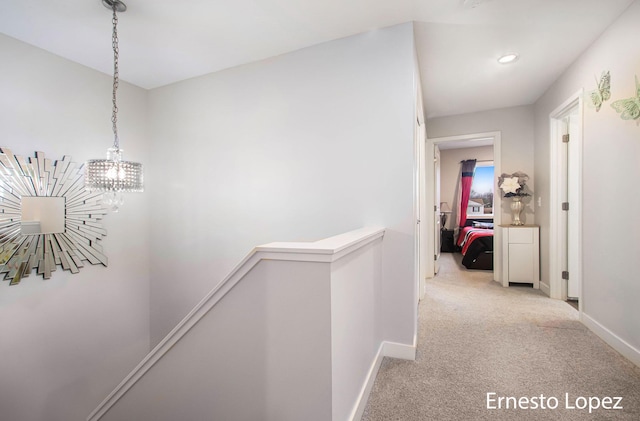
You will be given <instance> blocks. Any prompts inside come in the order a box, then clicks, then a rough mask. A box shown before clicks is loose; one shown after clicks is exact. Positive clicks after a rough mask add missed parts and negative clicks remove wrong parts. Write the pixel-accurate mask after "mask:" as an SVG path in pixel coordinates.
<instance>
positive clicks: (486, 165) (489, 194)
mask: <svg viewBox="0 0 640 421" xmlns="http://www.w3.org/2000/svg"><path fill="white" fill-rule="evenodd" d="M494 180H495V176H494V169H493V161H487V162H478V163H476V170H475V172H474V174H473V182H472V183H471V194H470V196H469V207H468V208H467V215H468V216H471V217H479V216H485V217H493V186H494Z"/></svg>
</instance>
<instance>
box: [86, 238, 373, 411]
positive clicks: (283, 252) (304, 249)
mask: <svg viewBox="0 0 640 421" xmlns="http://www.w3.org/2000/svg"><path fill="white" fill-rule="evenodd" d="M384 231H385V230H384V229H383V228H362V229H359V230H356V231H351V232H348V233H346V234H341V235H337V236H335V237H331V238H327V239H324V240H320V241H316V242H313V243H271V244H266V245H264V246H259V247H256V248H255V249H253V250H252V251H251V253H249V255H248V256H247V257H245V258H244V259H243V260H242V261H241V262H240V264H239V265H238V266H236V268H235V269H234V270H233V271H232V272H231V273H230V274H229V275H228V276H227V277H226V278H225V279H224V280H223V281H222V282H220V284H218V285H217V286H216V287H215V288H214V289H212V290H211V291H210V292H209V293H208V294H207V295H206V296H205V297H204V298H203V299H202V301H200V302H199V303H198V304H197V305H196V306H195V307H194V308H193V310H191V311H190V312H189V314H187V316H186V317H185V318H184V319H182V321H181V322H180V323H178V325H177V326H176V327H175V328H173V330H172V331H171V332H169V334H168V335H167V336H166V337H165V338H164V339H163V340H162V341H161V342H160V343H159V344H158V345H157V346H156V347H155V348H154V349H153V350H152V351H151V352H150V353H149V354H147V356H146V357H145V358H144V359H143V360H142V361H141V362H140V364H138V365H137V366H136V367H135V368H134V369H133V371H131V372H130V373H129V374H128V375H127V377H125V379H124V380H123V381H122V382H120V384H119V385H118V386H116V388H115V389H114V390H113V391H112V392H111V393H110V394H109V395H108V396H107V397H106V398H105V400H103V401H102V402H101V403H100V405H98V407H97V408H96V409H95V410H93V412H92V413H91V414H90V415H89V417H87V421H97V420H99V419H100V418H102V416H103V415H104V414H106V413H107V411H109V409H111V407H112V406H113V405H115V404H116V402H118V400H120V398H122V397H123V396H124V395H125V394H126V393H127V391H128V390H129V389H131V388H132V387H133V385H135V384H136V383H137V382H138V380H140V379H141V378H142V376H144V374H145V373H146V372H147V371H149V370H150V369H151V367H153V366H154V365H155V363H156V362H158V361H159V360H160V359H161V358H162V357H163V356H164V354H166V353H167V352H168V351H169V350H170V349H171V348H172V347H173V346H174V345H175V344H176V343H177V342H178V341H179V340H180V339H181V338H182V337H183V336H184V335H185V334H186V333H187V332H188V331H189V330H191V328H192V327H193V326H195V325H196V324H197V323H198V322H199V321H200V319H201V318H202V317H203V316H204V315H205V314H207V313H208V312H209V311H210V310H211V309H212V308H213V306H215V305H216V304H217V303H218V302H219V301H220V300H221V299H222V298H223V297H224V296H225V295H226V294H227V293H228V292H229V291H231V289H232V288H233V287H234V286H235V285H236V284H237V283H238V282H240V280H241V279H242V278H243V277H244V276H245V275H246V274H247V273H248V272H249V271H250V270H251V269H252V268H253V267H254V266H255V265H257V264H258V262H260V261H261V260H267V259H268V260H288V261H312V262H333V261H335V260H337V259H339V258H341V257H343V256H344V255H345V254H347V253H351V252H353V251H355V250H356V249H358V248H361V247H364V246H365V245H367V244H369V243H371V242H373V241H375V240H377V239H379V238H382V237H383V236H384Z"/></svg>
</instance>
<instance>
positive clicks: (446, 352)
mask: <svg viewBox="0 0 640 421" xmlns="http://www.w3.org/2000/svg"><path fill="white" fill-rule="evenodd" d="M492 278H493V274H492V273H491V272H485V271H467V270H466V269H464V268H463V267H462V266H461V265H460V258H459V255H457V254H455V255H454V254H449V253H443V254H442V265H441V269H440V273H439V274H438V276H437V277H436V278H434V279H432V280H429V281H428V283H427V293H426V298H425V299H424V300H423V301H422V303H421V304H420V309H419V314H420V322H419V323H420V324H419V328H418V329H419V332H418V355H417V359H416V361H405V360H397V359H390V358H385V359H384V360H383V362H382V366H381V367H380V371H379V373H378V376H377V378H376V381H375V384H374V387H373V390H372V392H371V395H370V397H369V401H368V403H367V407H366V409H365V413H364V415H363V417H362V420H363V421H391V420H402V421H411V420H420V421H422V420H438V421H444V420H636V421H637V420H640V369H639V368H638V367H636V366H635V365H633V364H632V363H631V362H629V361H628V360H626V359H625V358H623V357H622V356H620V354H618V353H617V352H616V351H614V350H613V349H612V348H610V347H609V346H608V345H607V344H606V343H604V342H603V341H602V340H600V338H598V337H597V336H596V335H594V334H593V333H591V332H590V331H589V330H588V329H587V328H586V327H585V326H584V325H582V323H580V322H579V321H578V312H577V311H576V310H575V309H574V308H572V307H571V306H570V305H569V304H567V303H565V302H563V301H558V300H551V299H549V298H548V297H546V296H545V295H544V294H543V293H541V292H539V291H537V290H534V289H532V288H528V287H509V288H503V287H502V286H500V285H498V284H497V283H496V282H493V281H492ZM489 392H494V393H496V395H495V396H496V397H499V396H505V397H507V396H513V397H516V398H520V397H534V396H535V397H538V398H540V395H544V396H545V397H546V398H547V399H548V398H549V397H556V398H557V399H558V408H557V409H505V403H504V402H503V404H502V407H503V409H487V393H489ZM566 393H568V394H569V405H570V406H578V407H579V406H580V405H581V404H582V403H583V401H582V400H579V401H578V405H575V400H576V398H578V397H580V396H582V397H585V398H587V399H588V398H589V397H599V398H603V397H607V396H608V397H616V396H620V397H622V398H623V399H622V402H621V405H622V406H623V409H622V410H615V409H610V410H605V409H596V410H594V411H593V412H592V413H591V414H590V413H589V409H588V407H587V408H586V409H584V410H579V409H577V408H576V409H565V394H566ZM545 402H546V405H548V404H549V402H548V401H545ZM553 403H554V402H553V401H551V404H552V405H553ZM593 404H594V405H595V400H594V401H593ZM494 406H497V402H496V403H495V404H494Z"/></svg>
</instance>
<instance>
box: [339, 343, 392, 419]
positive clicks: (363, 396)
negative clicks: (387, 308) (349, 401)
mask: <svg viewBox="0 0 640 421" xmlns="http://www.w3.org/2000/svg"><path fill="white" fill-rule="evenodd" d="M384 344H385V343H384V342H382V343H381V344H380V346H379V347H378V352H377V353H376V357H375V358H374V359H373V363H372V364H371V367H370V368H369V372H368V373H367V378H366V379H365V382H364V384H363V385H362V390H360V394H359V395H358V399H357V400H356V404H355V405H354V407H353V411H351V415H350V416H349V418H348V420H350V421H357V420H360V419H362V415H363V414H364V410H365V408H366V407H367V402H368V401H369V395H370V394H371V389H373V384H374V383H375V382H376V377H377V376H378V370H380V365H381V364H382V359H383V357H384V353H383V349H384Z"/></svg>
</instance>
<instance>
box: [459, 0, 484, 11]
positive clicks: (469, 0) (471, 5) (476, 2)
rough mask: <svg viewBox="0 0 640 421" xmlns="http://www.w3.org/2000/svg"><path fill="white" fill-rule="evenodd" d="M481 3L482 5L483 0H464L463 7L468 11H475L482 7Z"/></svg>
mask: <svg viewBox="0 0 640 421" xmlns="http://www.w3.org/2000/svg"><path fill="white" fill-rule="evenodd" d="M480 3H482V0H464V1H463V2H462V5H463V6H464V7H466V8H467V9H475V8H476V7H478V6H480Z"/></svg>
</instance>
